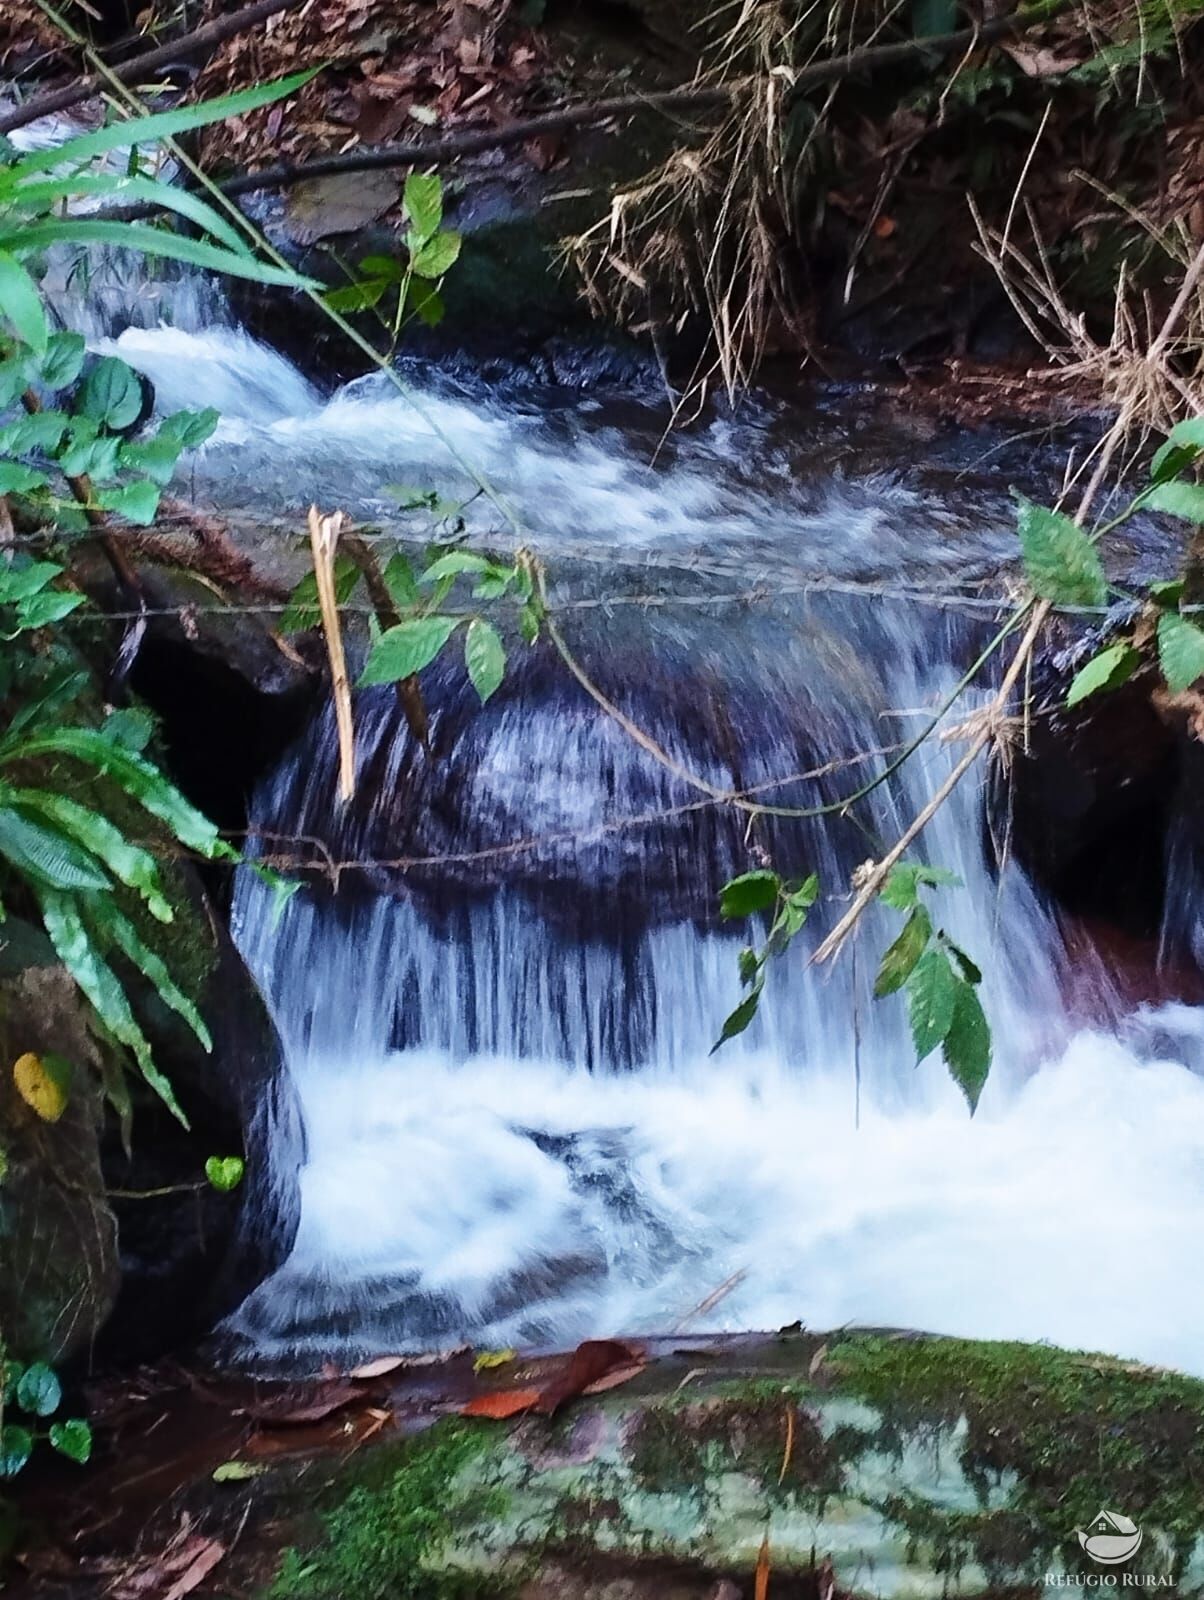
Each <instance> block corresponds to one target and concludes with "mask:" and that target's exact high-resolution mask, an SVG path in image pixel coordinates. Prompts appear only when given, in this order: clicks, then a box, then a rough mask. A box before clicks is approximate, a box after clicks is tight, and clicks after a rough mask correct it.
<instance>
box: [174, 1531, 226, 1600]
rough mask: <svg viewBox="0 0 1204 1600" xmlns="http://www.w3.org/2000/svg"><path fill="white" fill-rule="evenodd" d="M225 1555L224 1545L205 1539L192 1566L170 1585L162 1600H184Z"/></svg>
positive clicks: (214, 1540)
mask: <svg viewBox="0 0 1204 1600" xmlns="http://www.w3.org/2000/svg"><path fill="white" fill-rule="evenodd" d="M225 1553H226V1547H225V1545H224V1544H219V1543H218V1542H217V1540H216V1539H207V1540H206V1541H205V1545H204V1548H203V1549H201V1550H200V1551H198V1552H197V1555H196V1556H195V1558H194V1559H193V1561H192V1564H191V1565H190V1566H189V1567H188V1568H187V1569H186V1570H185V1571H184V1572H183V1573H182V1574H181V1575H180V1577H179V1578H178V1579H177V1580H176V1582H175V1583H173V1584H172V1586H171V1588H170V1589H169V1590H168V1591H167V1593H166V1594H165V1595H164V1596H163V1600H184V1596H185V1595H186V1594H191V1593H192V1591H193V1590H194V1589H196V1588H199V1586H200V1585H201V1584H202V1583H204V1581H205V1579H206V1578H207V1577H208V1576H209V1574H210V1573H211V1572H212V1571H213V1569H214V1567H216V1566H217V1564H218V1562H219V1561H220V1560H221V1559H222V1557H223V1556H224V1555H225Z"/></svg>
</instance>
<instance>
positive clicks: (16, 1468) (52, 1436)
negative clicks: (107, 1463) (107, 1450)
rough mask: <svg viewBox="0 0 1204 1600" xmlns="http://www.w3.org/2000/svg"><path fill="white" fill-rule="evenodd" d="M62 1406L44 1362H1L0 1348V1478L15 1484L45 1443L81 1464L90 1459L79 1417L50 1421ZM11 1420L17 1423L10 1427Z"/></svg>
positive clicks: (55, 1379) (86, 1428)
mask: <svg viewBox="0 0 1204 1600" xmlns="http://www.w3.org/2000/svg"><path fill="white" fill-rule="evenodd" d="M62 1401H63V1390H62V1386H61V1384H60V1383H59V1380H58V1375H57V1374H56V1373H55V1371H54V1369H53V1368H52V1367H49V1366H47V1364H46V1363H45V1362H44V1361H35V1362H32V1363H31V1364H30V1365H28V1366H25V1365H22V1363H21V1362H19V1361H5V1360H4V1352H3V1347H2V1346H0V1478H15V1477H16V1475H17V1473H18V1472H20V1471H21V1469H22V1468H23V1467H24V1466H25V1465H26V1463H27V1462H28V1460H29V1458H30V1456H31V1455H32V1454H33V1450H34V1445H35V1443H36V1442H37V1441H38V1440H39V1439H45V1440H46V1442H47V1443H48V1444H49V1445H50V1447H51V1448H52V1449H53V1450H57V1451H58V1452H59V1454H60V1455H64V1456H66V1457H67V1458H68V1459H69V1460H71V1461H77V1462H79V1463H81V1464H82V1463H84V1462H86V1461H87V1460H88V1458H89V1456H90V1455H91V1454H92V1430H91V1428H90V1427H89V1426H88V1424H87V1423H86V1422H85V1421H84V1420H83V1418H81V1417H66V1418H60V1419H58V1420H56V1421H54V1422H52V1421H50V1418H51V1417H53V1416H54V1415H55V1413H56V1412H57V1411H58V1409H59V1407H60V1405H61V1404H62ZM14 1415H17V1416H19V1417H20V1420H19V1421H14V1420H13V1418H14Z"/></svg>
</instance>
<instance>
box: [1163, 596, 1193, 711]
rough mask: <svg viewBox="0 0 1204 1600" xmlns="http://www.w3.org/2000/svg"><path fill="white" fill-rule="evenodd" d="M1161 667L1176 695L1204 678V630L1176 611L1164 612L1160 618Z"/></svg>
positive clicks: (1169, 686) (1168, 685)
mask: <svg viewBox="0 0 1204 1600" xmlns="http://www.w3.org/2000/svg"><path fill="white" fill-rule="evenodd" d="M1158 664H1159V666H1160V667H1161V668H1162V676H1163V677H1164V678H1165V679H1166V684H1167V688H1168V689H1170V690H1171V692H1172V694H1182V693H1183V691H1184V690H1185V689H1190V688H1191V686H1192V684H1193V683H1195V682H1196V680H1197V679H1198V678H1201V677H1204V629H1201V628H1198V627H1197V626H1196V624H1195V623H1194V622H1189V621H1188V620H1187V618H1186V617H1181V616H1180V615H1179V614H1178V612H1176V611H1164V612H1163V613H1162V615H1161V616H1160V617H1159V618H1158Z"/></svg>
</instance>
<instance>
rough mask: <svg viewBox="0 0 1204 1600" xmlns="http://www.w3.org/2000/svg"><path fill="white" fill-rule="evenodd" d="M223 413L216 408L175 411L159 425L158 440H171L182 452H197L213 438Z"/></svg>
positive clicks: (207, 407)
mask: <svg viewBox="0 0 1204 1600" xmlns="http://www.w3.org/2000/svg"><path fill="white" fill-rule="evenodd" d="M221 420H222V417H221V412H220V411H218V410H217V408H216V407H215V406H206V407H205V408H204V409H203V410H201V411H173V412H172V414H171V415H170V416H169V417H164V418H163V421H162V422H161V423H160V424H159V431H158V433H157V434H156V435H155V437H156V439H171V440H172V441H174V443H175V444H176V445H178V446H179V448H180V450H182V451H183V450H195V449H197V448H198V446H200V445H203V444H204V443H205V441H206V440H207V439H211V438H212V437H213V434H214V432H215V431H216V429H217V425H218V423H219V422H220V421H221Z"/></svg>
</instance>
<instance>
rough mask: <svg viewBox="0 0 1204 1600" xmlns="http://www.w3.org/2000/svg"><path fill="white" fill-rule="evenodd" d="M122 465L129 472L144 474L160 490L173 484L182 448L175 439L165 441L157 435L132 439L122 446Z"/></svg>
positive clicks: (120, 452) (120, 453)
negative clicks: (173, 475)
mask: <svg viewBox="0 0 1204 1600" xmlns="http://www.w3.org/2000/svg"><path fill="white" fill-rule="evenodd" d="M119 455H120V459H121V465H122V466H123V467H124V468H125V469H126V470H127V471H129V472H141V473H144V474H145V476H146V477H147V478H149V479H150V481H151V483H153V484H157V485H158V486H159V488H160V489H162V488H164V487H166V485H167V484H168V483H170V482H171V476H172V473H173V472H174V471H175V470H176V462H177V461H179V459H180V447H179V445H178V444H177V443H176V442H175V440H174V439H164V438H162V437H161V436H160V435H159V434H156V435H155V436H154V437H153V438H151V439H132V440H130V441H128V442H127V443H123V444H122V445H121V449H120V451H119Z"/></svg>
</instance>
